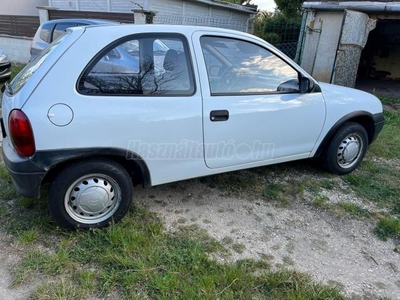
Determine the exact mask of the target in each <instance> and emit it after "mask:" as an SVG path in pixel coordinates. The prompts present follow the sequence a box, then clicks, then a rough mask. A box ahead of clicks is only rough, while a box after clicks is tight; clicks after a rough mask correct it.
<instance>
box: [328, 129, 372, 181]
mask: <svg viewBox="0 0 400 300" xmlns="http://www.w3.org/2000/svg"><path fill="white" fill-rule="evenodd" d="M367 147H368V134H367V131H366V130H365V128H364V127H363V126H361V125H360V124H358V123H354V122H348V123H345V124H344V125H343V126H342V127H340V128H339V130H338V131H337V132H336V133H335V135H334V136H333V138H332V140H331V142H330V143H329V144H328V146H327V147H326V148H325V151H324V152H323V154H322V157H321V158H322V162H323V165H324V166H325V168H326V169H327V170H328V171H330V172H332V173H334V174H338V175H344V174H348V173H350V172H352V171H354V170H355V169H356V168H357V167H358V166H359V165H360V163H361V161H362V160H363V158H364V156H365V153H366V151H367Z"/></svg>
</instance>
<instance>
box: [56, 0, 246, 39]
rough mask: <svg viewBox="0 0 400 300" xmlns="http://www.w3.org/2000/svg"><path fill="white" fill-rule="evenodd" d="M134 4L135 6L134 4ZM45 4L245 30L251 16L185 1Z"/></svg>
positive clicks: (58, 0) (89, 0)
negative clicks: (136, 13)
mask: <svg viewBox="0 0 400 300" xmlns="http://www.w3.org/2000/svg"><path fill="white" fill-rule="evenodd" d="M135 3H136V4H135ZM49 5H51V6H53V7H58V8H59V9H60V10H80V11H98V12H118V13H130V12H131V11H132V10H133V9H136V10H138V9H141V8H144V9H145V10H151V11H154V12H156V16H155V18H154V19H153V22H154V23H158V24H185V25H200V26H215V27H221V28H230V29H236V30H241V31H248V30H249V26H248V25H249V24H248V23H247V20H248V19H249V18H250V16H251V14H250V13H246V12H243V13H241V12H240V11H237V10H234V9H231V8H229V7H227V8H222V7H217V6H214V5H209V4H206V3H201V2H195V1H187V0H135V1H130V0H97V1H93V0H49Z"/></svg>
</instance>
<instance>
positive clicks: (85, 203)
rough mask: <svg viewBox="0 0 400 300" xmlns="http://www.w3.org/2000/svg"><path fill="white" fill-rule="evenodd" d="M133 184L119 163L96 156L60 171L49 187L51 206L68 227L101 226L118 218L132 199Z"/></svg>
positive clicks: (59, 219)
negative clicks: (96, 157)
mask: <svg viewBox="0 0 400 300" xmlns="http://www.w3.org/2000/svg"><path fill="white" fill-rule="evenodd" d="M132 193H133V187H132V182H131V179H130V177H129V174H128V173H127V171H126V170H125V169H124V168H123V167H122V166H121V165H120V164H118V163H116V162H114V161H112V160H106V159H101V160H100V159H93V160H88V161H85V162H78V163H74V164H72V165H71V166H69V167H67V168H66V169H64V170H63V171H61V172H60V173H59V174H58V175H57V176H56V177H55V179H54V181H53V183H52V184H51V185H50V187H49V193H48V208H49V211H50V214H51V215H52V216H53V218H54V219H55V220H56V221H57V223H58V224H59V225H61V226H62V227H66V228H83V229H89V228H99V227H104V226H107V225H109V224H110V223H112V222H118V221H119V220H121V219H122V217H123V216H124V215H125V214H126V213H127V211H128V209H129V207H130V204H131V202H132Z"/></svg>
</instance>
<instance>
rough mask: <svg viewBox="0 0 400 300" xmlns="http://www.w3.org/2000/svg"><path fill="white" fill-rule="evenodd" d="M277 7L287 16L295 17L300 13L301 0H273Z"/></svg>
mask: <svg viewBox="0 0 400 300" xmlns="http://www.w3.org/2000/svg"><path fill="white" fill-rule="evenodd" d="M274 1H275V3H276V6H277V7H278V9H279V10H280V11H281V12H282V14H283V15H284V16H285V17H287V18H290V19H292V18H297V17H300V15H301V6H302V5H303V2H304V1H303V0H274Z"/></svg>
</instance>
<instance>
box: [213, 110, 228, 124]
mask: <svg viewBox="0 0 400 300" xmlns="http://www.w3.org/2000/svg"><path fill="white" fill-rule="evenodd" d="M228 119H229V111H227V110H225V109H224V110H212V111H211V112H210V120H211V122H221V121H228Z"/></svg>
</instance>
